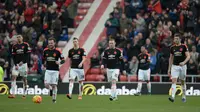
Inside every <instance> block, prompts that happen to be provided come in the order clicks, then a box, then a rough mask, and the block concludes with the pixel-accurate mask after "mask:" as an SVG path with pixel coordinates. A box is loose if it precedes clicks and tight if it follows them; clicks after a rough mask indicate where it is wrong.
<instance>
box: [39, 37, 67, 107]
mask: <svg viewBox="0 0 200 112" xmlns="http://www.w3.org/2000/svg"><path fill="white" fill-rule="evenodd" d="M55 44H56V40H55V39H54V38H52V37H51V38H49V39H48V47H47V48H45V49H44V52H43V61H42V62H43V65H44V66H46V71H45V77H44V84H45V87H46V88H47V89H49V90H50V96H52V101H53V103H56V96H57V84H58V78H59V65H60V64H63V63H65V60H64V56H63V55H62V53H61V51H60V50H59V49H57V48H56V47H55ZM59 59H60V62H59Z"/></svg>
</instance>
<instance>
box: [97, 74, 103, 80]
mask: <svg viewBox="0 0 200 112" xmlns="http://www.w3.org/2000/svg"><path fill="white" fill-rule="evenodd" d="M104 79H105V76H104V75H96V81H104Z"/></svg>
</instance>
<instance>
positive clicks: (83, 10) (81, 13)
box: [78, 9, 88, 15]
mask: <svg viewBox="0 0 200 112" xmlns="http://www.w3.org/2000/svg"><path fill="white" fill-rule="evenodd" d="M87 11H88V10H86V9H78V15H86V14H87Z"/></svg>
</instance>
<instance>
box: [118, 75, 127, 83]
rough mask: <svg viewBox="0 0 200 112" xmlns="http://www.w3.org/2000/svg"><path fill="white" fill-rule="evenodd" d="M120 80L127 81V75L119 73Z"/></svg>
mask: <svg viewBox="0 0 200 112" xmlns="http://www.w3.org/2000/svg"><path fill="white" fill-rule="evenodd" d="M119 79H120V81H122V82H126V81H127V76H126V75H120V76H119Z"/></svg>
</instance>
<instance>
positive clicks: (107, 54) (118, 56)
mask: <svg viewBox="0 0 200 112" xmlns="http://www.w3.org/2000/svg"><path fill="white" fill-rule="evenodd" d="M122 59H123V55H122V52H121V51H120V50H119V49H118V48H115V49H109V48H108V49H106V50H105V51H104V53H103V64H104V65H106V67H107V68H109V69H120V67H121V62H122V61H123V60H122Z"/></svg>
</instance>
